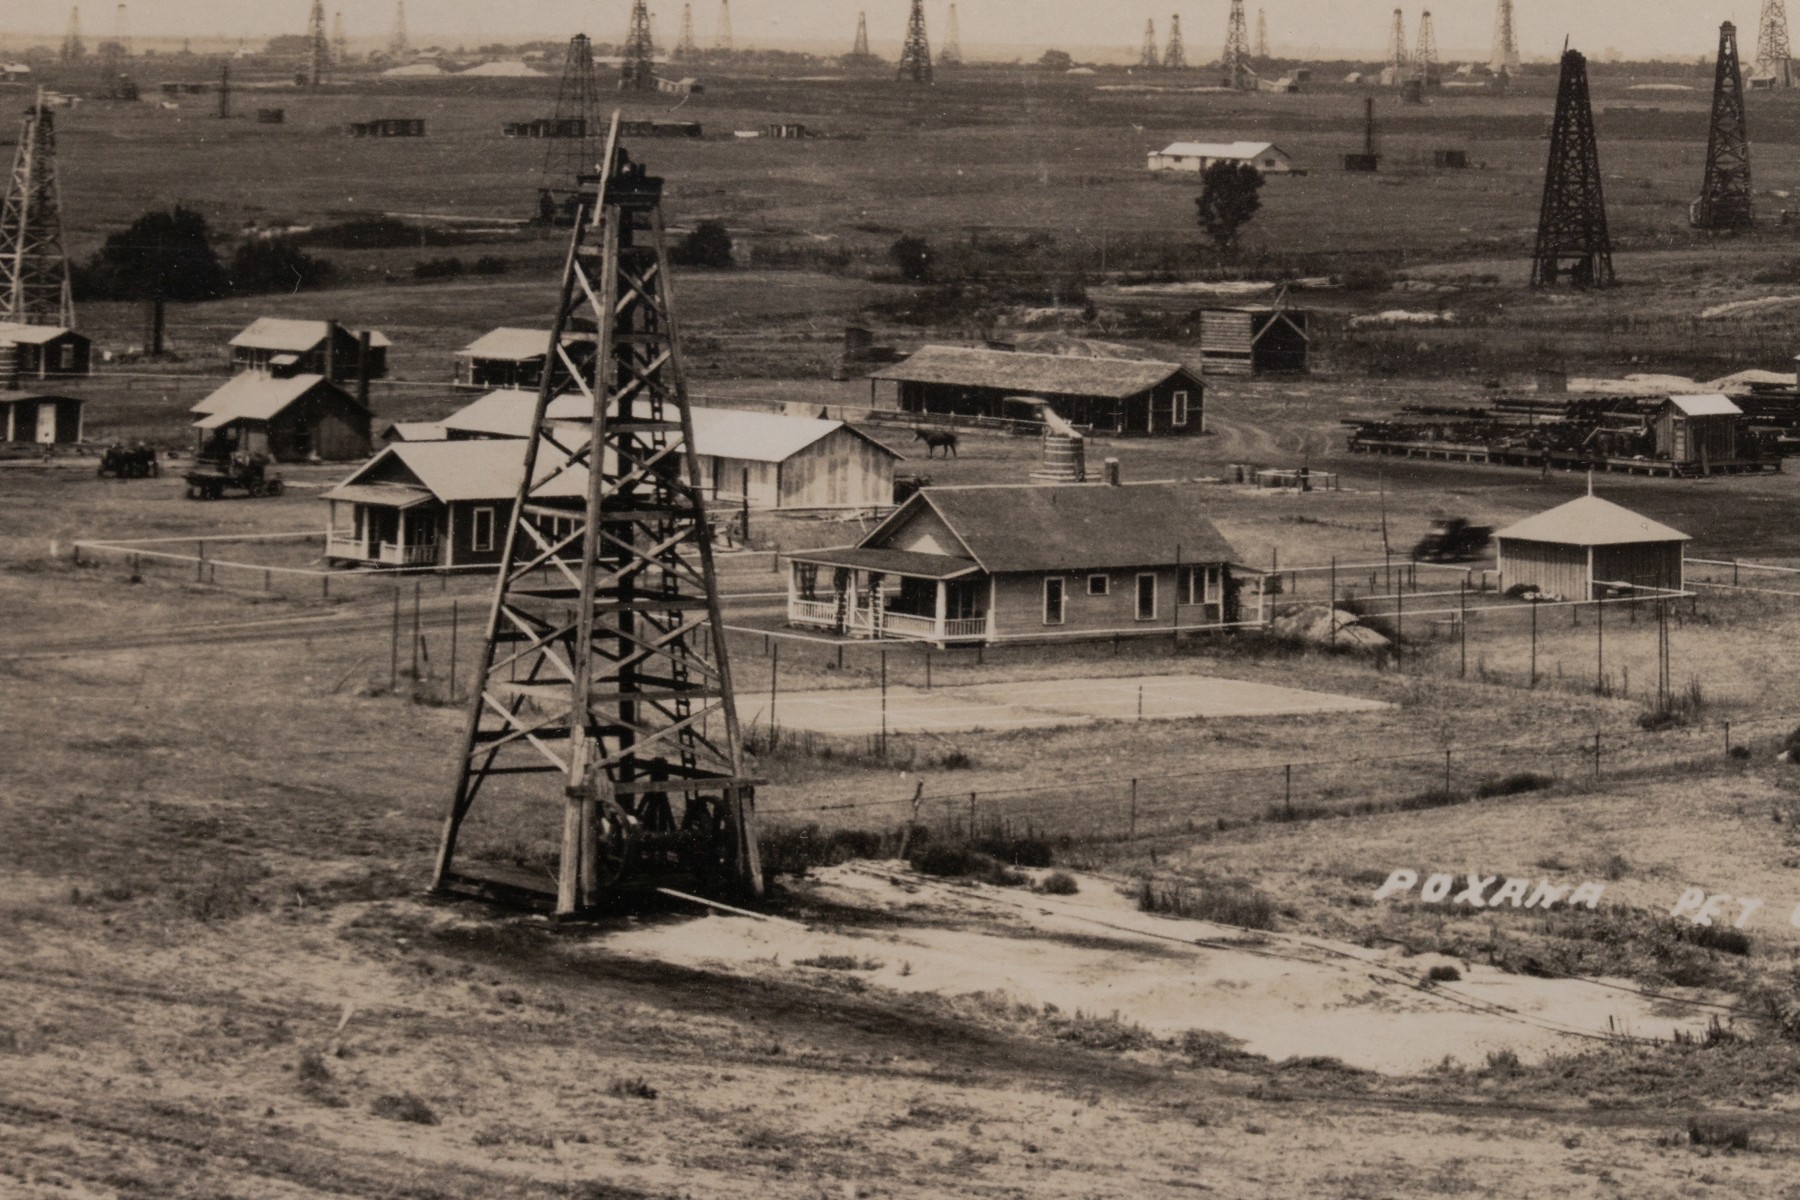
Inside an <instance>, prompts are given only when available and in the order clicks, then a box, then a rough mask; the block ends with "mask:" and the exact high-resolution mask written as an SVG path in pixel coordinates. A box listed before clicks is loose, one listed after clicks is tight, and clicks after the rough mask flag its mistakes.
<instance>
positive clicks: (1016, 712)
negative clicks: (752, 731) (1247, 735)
mask: <svg viewBox="0 0 1800 1200" xmlns="http://www.w3.org/2000/svg"><path fill="white" fill-rule="evenodd" d="M748 700H749V698H748V697H744V698H741V699H740V700H739V701H738V707H739V710H740V713H741V714H742V716H743V719H744V721H745V723H746V724H749V723H751V722H754V721H762V722H763V723H765V724H766V723H767V722H768V721H769V705H770V701H769V698H768V697H767V696H766V695H765V696H762V697H760V702H759V703H757V704H756V705H755V706H754V707H752V706H751V704H750V703H749V702H748ZM774 705H775V717H776V719H777V723H778V724H780V725H781V726H782V727H783V728H784V729H790V730H802V731H809V732H813V733H825V734H839V735H847V736H863V735H868V734H874V733H880V732H881V731H882V730H883V729H886V730H887V731H888V732H890V733H921V732H951V731H963V730H972V729H994V730H1002V729H1032V728H1042V727H1047V726H1060V725H1078V724H1090V723H1092V722H1094V721H1128V720H1132V719H1134V718H1135V719H1138V720H1145V721H1169V720H1180V719H1187V718H1194V717H1201V718H1216V717H1274V716H1305V715H1311V714H1315V713H1349V712H1375V711H1379V710H1381V709H1385V708H1390V707H1392V706H1391V705H1388V704H1385V703H1383V702H1381V701H1379V700H1365V699H1362V698H1360V697H1355V696H1338V695H1331V694H1329V693H1326V692H1312V691H1305V690H1303V689H1300V688H1290V687H1280V686H1278V685H1275V684H1268V683H1252V682H1248V681H1245V680H1240V679H1219V678H1212V677H1206V676H1195V675H1129V676H1124V677H1121V678H1117V679H1078V680H1074V679H1061V680H1058V679H1045V680H1030V681H1027V682H1022V683H993V684H973V685H962V686H952V687H939V688H933V689H931V690H929V691H927V690H926V689H924V688H920V687H905V686H894V685H890V686H889V687H888V688H887V690H886V699H885V701H884V699H883V695H882V689H880V688H843V689H831V690H826V691H811V692H790V693H787V694H783V695H778V696H777V697H776V699H775V702H774ZM884 710H885V713H884Z"/></svg>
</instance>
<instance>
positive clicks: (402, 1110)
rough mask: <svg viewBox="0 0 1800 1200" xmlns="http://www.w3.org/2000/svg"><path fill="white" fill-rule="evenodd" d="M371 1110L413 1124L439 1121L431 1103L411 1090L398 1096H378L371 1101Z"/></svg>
mask: <svg viewBox="0 0 1800 1200" xmlns="http://www.w3.org/2000/svg"><path fill="white" fill-rule="evenodd" d="M369 1111H370V1112H372V1113H374V1114H375V1115H376V1116H378V1117H385V1118H386V1119H388V1120H390V1121H406V1122H409V1123H411V1124H413V1125H436V1124H437V1123H438V1115H437V1114H436V1113H435V1112H433V1111H432V1110H431V1105H429V1104H427V1103H425V1101H423V1100H421V1099H419V1097H417V1096H415V1095H413V1094H412V1093H411V1092H402V1093H400V1094H399V1095H397V1096H377V1097H375V1099H374V1100H373V1101H372V1102H371V1103H370V1105H369Z"/></svg>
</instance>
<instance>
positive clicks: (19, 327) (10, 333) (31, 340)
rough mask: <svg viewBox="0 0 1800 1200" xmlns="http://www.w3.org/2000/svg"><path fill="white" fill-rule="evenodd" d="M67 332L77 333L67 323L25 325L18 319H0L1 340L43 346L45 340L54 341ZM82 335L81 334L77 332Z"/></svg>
mask: <svg viewBox="0 0 1800 1200" xmlns="http://www.w3.org/2000/svg"><path fill="white" fill-rule="evenodd" d="M65 333H75V331H74V330H73V329H70V328H69V327H68V326H67V325H25V324H21V323H19V322H16V321H0V342H16V343H19V344H21V345H26V346H41V345H43V344H44V343H45V342H53V341H55V340H56V339H57V338H59V337H61V336H62V335H63V334H65ZM75 336H77V337H81V336H83V335H81V334H75Z"/></svg>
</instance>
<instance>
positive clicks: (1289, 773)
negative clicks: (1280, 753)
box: [1281, 763, 1294, 820]
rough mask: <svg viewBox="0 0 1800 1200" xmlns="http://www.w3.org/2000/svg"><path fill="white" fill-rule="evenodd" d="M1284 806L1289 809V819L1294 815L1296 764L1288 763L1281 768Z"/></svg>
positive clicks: (1282, 801)
mask: <svg viewBox="0 0 1800 1200" xmlns="http://www.w3.org/2000/svg"><path fill="white" fill-rule="evenodd" d="M1281 777H1282V783H1281V791H1282V799H1281V803H1282V807H1283V808H1285V809H1287V815H1288V819H1289V820H1292V819H1293V816H1294V764H1293V763H1288V764H1287V765H1286V766H1284V767H1282V768H1281Z"/></svg>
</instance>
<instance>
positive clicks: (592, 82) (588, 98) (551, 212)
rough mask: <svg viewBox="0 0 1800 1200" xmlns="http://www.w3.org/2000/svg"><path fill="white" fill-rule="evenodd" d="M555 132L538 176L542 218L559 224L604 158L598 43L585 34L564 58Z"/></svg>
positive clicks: (552, 128) (572, 43)
mask: <svg viewBox="0 0 1800 1200" xmlns="http://www.w3.org/2000/svg"><path fill="white" fill-rule="evenodd" d="M550 131H551V133H552V134H553V135H554V136H553V137H551V138H550V139H548V143H547V146H546V148H545V150H544V171H543V174H542V175H541V176H540V177H539V178H538V220H539V222H540V223H543V224H546V225H553V224H558V223H560V222H561V221H562V220H563V218H564V214H563V205H564V203H565V202H567V201H568V200H569V199H570V198H571V197H572V196H573V195H574V189H576V188H577V187H578V186H579V184H580V179H581V176H582V175H584V174H592V173H593V172H594V170H595V169H596V167H597V166H598V164H599V162H600V152H601V138H602V137H603V136H604V133H603V131H602V130H601V128H600V85H599V81H598V79H597V77H596V73H595V70H594V47H593V43H591V42H589V41H588V36H587V34H585V33H578V34H576V35H575V36H574V37H572V38H570V39H569V49H568V52H567V54H566V55H565V56H564V58H563V74H562V83H561V84H560V85H559V86H558V87H557V89H556V115H555V117H554V118H553V120H552V122H551V126H550Z"/></svg>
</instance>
